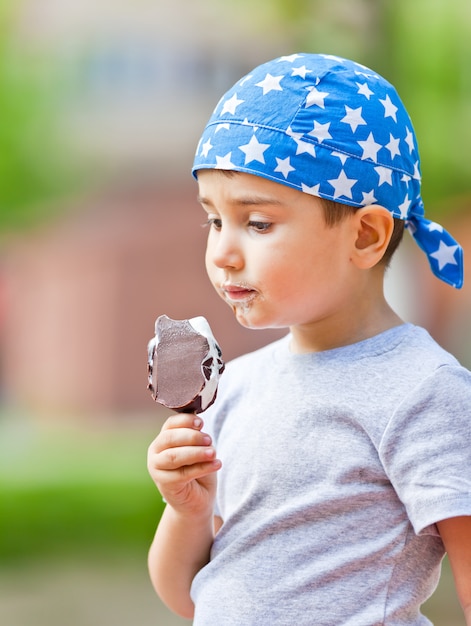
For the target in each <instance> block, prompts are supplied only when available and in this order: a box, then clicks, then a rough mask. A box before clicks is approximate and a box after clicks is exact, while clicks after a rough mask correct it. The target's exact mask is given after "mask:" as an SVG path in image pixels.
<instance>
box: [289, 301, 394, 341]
mask: <svg viewBox="0 0 471 626" xmlns="http://www.w3.org/2000/svg"><path fill="white" fill-rule="evenodd" d="M403 323H404V322H403V320H402V319H401V318H400V317H399V316H398V315H397V314H396V313H395V311H393V309H392V308H391V307H390V306H389V304H388V303H387V302H386V300H385V299H384V297H382V298H381V299H380V300H376V301H375V302H374V304H373V305H371V303H368V302H367V301H366V302H357V303H356V304H355V306H352V307H351V308H346V309H344V310H342V311H340V312H339V313H338V314H337V315H336V316H333V317H330V318H328V319H326V320H319V321H315V322H313V323H311V324H303V325H299V326H293V327H291V328H290V330H291V336H292V339H291V344H290V349H291V351H292V352H295V353H307V352H323V351H325V350H333V349H334V348H341V347H343V346H348V345H351V344H354V343H358V342H359V341H364V340H365V339H370V338H371V337H374V336H375V335H379V334H380V333H382V332H385V331H386V330H389V329H391V328H394V327H395V326H399V325H401V324H403Z"/></svg>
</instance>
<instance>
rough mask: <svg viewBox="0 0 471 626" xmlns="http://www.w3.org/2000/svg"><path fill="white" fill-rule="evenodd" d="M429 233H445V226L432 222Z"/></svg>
mask: <svg viewBox="0 0 471 626" xmlns="http://www.w3.org/2000/svg"><path fill="white" fill-rule="evenodd" d="M427 228H428V231H429V233H432V232H433V231H435V230H436V231H438V232H439V233H442V232H443V226H440V224H437V223H436V222H430V224H429V225H428V226H427Z"/></svg>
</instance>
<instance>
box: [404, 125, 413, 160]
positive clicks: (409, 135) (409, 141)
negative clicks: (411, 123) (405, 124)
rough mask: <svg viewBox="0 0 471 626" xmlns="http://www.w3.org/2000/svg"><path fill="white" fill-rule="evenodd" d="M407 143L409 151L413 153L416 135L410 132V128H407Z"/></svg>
mask: <svg viewBox="0 0 471 626" xmlns="http://www.w3.org/2000/svg"><path fill="white" fill-rule="evenodd" d="M405 141H406V144H407V145H408V146H409V152H410V153H411V154H412V151H413V150H414V135H413V134H412V133H411V132H410V130H409V129H408V128H406V139H405Z"/></svg>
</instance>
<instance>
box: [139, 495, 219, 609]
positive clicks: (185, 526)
mask: <svg viewBox="0 0 471 626" xmlns="http://www.w3.org/2000/svg"><path fill="white" fill-rule="evenodd" d="M213 535H214V533H213V521H212V518H211V516H207V517H206V516H202V517H197V518H195V517H194V516H185V515H181V514H179V513H178V512H177V511H175V509H173V508H172V507H170V506H167V507H166V508H165V510H164V513H163V515H162V518H161V521H160V523H159V527H158V529H157V532H156V534H155V538H154V541H153V543H152V545H151V548H150V550H149V561H148V563H149V573H150V578H151V581H152V584H153V586H154V588H155V590H156V591H157V593H158V595H159V596H160V598H161V599H162V601H163V602H164V603H165V604H166V605H167V606H168V607H169V608H170V609H171V610H172V611H174V612H175V613H177V614H178V615H180V616H181V617H185V618H187V619H191V618H192V617H193V613H194V605H193V602H192V600H191V597H190V587H191V583H192V581H193V578H194V577H195V576H196V574H197V573H198V572H199V570H200V569H201V568H202V567H203V566H204V565H206V564H207V563H208V561H209V552H210V549H211V545H212V542H213Z"/></svg>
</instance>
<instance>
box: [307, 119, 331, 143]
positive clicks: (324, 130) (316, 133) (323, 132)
mask: <svg viewBox="0 0 471 626" xmlns="http://www.w3.org/2000/svg"><path fill="white" fill-rule="evenodd" d="M329 128H330V122H327V124H319V122H314V129H313V130H311V131H310V132H309V133H308V135H312V136H313V137H317V139H318V140H319V143H322V142H323V141H324V140H325V139H332V135H331V134H330V133H329Z"/></svg>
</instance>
